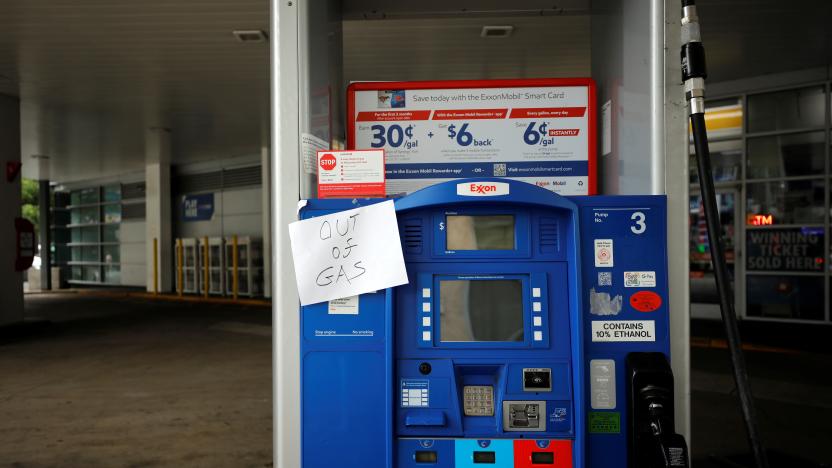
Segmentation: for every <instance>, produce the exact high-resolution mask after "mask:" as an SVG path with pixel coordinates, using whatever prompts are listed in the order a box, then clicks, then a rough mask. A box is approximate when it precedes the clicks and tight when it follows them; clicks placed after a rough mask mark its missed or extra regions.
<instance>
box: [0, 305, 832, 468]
mask: <svg viewBox="0 0 832 468" xmlns="http://www.w3.org/2000/svg"><path fill="white" fill-rule="evenodd" d="M26 307H27V314H28V317H29V318H30V319H32V318H38V317H39V318H43V319H48V320H51V321H52V324H51V325H49V326H46V327H44V328H42V329H40V330H36V331H34V332H32V333H30V334H28V335H26V336H25V338H22V339H18V340H15V341H12V342H3V341H2V340H0V466H12V467H110V466H129V467H157V466H200V467H214V466H216V467H225V466H229V467H263V466H270V465H271V459H272V445H271V443H272V433H271V425H272V421H271V411H272V409H271V408H272V401H271V340H270V336H271V329H270V327H271V323H270V312H269V310H268V309H265V308H258V307H249V308H246V307H229V306H217V305H196V304H179V303H169V302H150V301H147V300H143V299H137V298H127V299H125V298H122V299H118V300H116V299H107V298H99V297H90V296H83V295H75V294H62V295H28V296H27V302H26ZM747 357H748V362H749V368H750V375H751V378H752V385H753V387H754V390H755V392H756V395H757V398H758V400H757V401H758V405H759V410H760V411H759V412H760V423H761V427H762V431H763V436H764V438H765V441H766V443H767V444H768V445H769V446H770V447H772V448H774V449H777V450H779V451H780V452H781V453H787V454H793V455H800V456H802V457H804V458H806V459H807V460H810V461H813V462H814V464H813V465H800V464H798V463H797V462H795V461H779V462H775V463H773V464H772V467H773V468H781V467H784V468H800V467H801V466H819V464H820V463H826V464H831V463H832V451H830V450H829V448H830V447H829V444H830V442H832V355H825V354H813V353H807V352H803V353H797V354H788V353H781V352H749V353H747ZM692 363H693V365H692V367H693V370H692V387H693V408H692V411H693V437H692V439H693V440H692V447H693V456H694V464H693V466H694V467H696V468H710V467H723V466H728V467H731V466H734V467H736V466H741V465H730V464H720V463H718V459H719V458H728V457H731V456H733V455H736V454H740V453H742V452H744V451H746V444H745V436H744V430H743V426H742V421H741V419H740V413H739V410H738V408H737V405H736V397H735V395H734V385H733V380H732V378H731V374H730V367H729V361H728V355H727V352H726V351H724V350H720V349H703V348H693V351H692ZM746 466H749V465H746Z"/></svg>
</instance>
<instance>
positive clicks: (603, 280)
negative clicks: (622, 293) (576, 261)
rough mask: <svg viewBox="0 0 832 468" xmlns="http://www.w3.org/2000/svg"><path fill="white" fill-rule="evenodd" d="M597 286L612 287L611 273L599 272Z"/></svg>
mask: <svg viewBox="0 0 832 468" xmlns="http://www.w3.org/2000/svg"><path fill="white" fill-rule="evenodd" d="M598 286H612V272H610V271H599V272H598Z"/></svg>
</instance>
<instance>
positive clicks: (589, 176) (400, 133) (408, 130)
mask: <svg viewBox="0 0 832 468" xmlns="http://www.w3.org/2000/svg"><path fill="white" fill-rule="evenodd" d="M347 107H348V109H347V112H348V122H347V125H348V128H347V147H348V148H351V149H373V148H379V149H382V148H383V149H384V150H385V154H386V157H387V160H386V168H385V171H386V176H387V193H388V194H404V193H411V192H413V191H415V190H418V189H421V188H424V187H426V186H428V185H432V184H435V183H439V182H444V181H447V180H453V179H458V178H463V177H507V178H511V179H516V180H521V181H524V182H529V183H532V184H535V185H538V186H540V187H544V188H547V189H549V190H552V191H554V192H556V193H559V194H562V195H587V194H590V195H591V194H594V193H596V190H595V184H596V178H595V164H596V161H595V160H596V155H595V146H596V141H595V84H594V82H593V81H592V80H591V79H589V78H585V79H524V80H484V81H422V82H418V81H414V82H372V83H353V84H351V85H350V86H349V88H348V90H347Z"/></svg>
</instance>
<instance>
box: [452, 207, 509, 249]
mask: <svg viewBox="0 0 832 468" xmlns="http://www.w3.org/2000/svg"><path fill="white" fill-rule="evenodd" d="M445 221H446V224H447V228H448V234H447V241H446V246H445V247H446V248H447V249H448V250H514V248H515V247H514V224H515V222H514V216H512V215H486V216H468V215H448V216H446V217H445Z"/></svg>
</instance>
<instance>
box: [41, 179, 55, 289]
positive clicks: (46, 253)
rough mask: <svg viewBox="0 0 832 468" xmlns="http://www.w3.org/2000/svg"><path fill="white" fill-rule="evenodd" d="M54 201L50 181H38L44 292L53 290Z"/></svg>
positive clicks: (42, 284)
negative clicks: (52, 205)
mask: <svg viewBox="0 0 832 468" xmlns="http://www.w3.org/2000/svg"><path fill="white" fill-rule="evenodd" d="M51 203H52V200H51V199H50V198H49V180H48V179H46V180H43V179H41V180H39V181H38V231H39V232H38V233H39V235H40V239H38V243H40V288H41V290H43V291H49V290H51V289H52V274H51V271H52V268H51V267H52V250H51V249H50V243H51V242H52V231H51V229H49V226H50V225H51V224H52V221H51V220H52V216H51V210H50V209H49V208H50V207H51Z"/></svg>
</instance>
